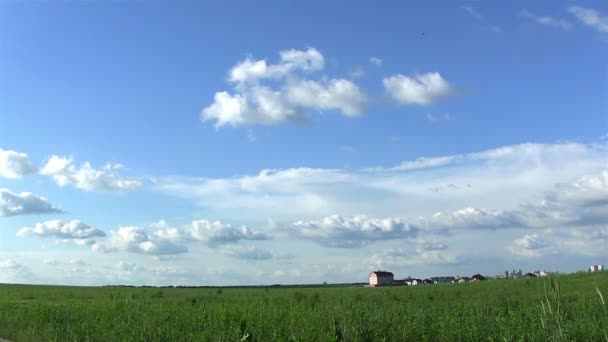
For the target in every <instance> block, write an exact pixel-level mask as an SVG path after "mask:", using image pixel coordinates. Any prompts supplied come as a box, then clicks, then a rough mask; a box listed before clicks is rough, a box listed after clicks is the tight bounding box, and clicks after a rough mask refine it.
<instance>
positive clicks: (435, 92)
mask: <svg viewBox="0 0 608 342" xmlns="http://www.w3.org/2000/svg"><path fill="white" fill-rule="evenodd" d="M382 82H383V84H384V88H385V89H386V91H387V92H388V93H389V94H390V95H391V97H392V98H393V99H394V100H395V101H397V102H399V103H402V104H417V105H429V104H431V103H433V102H435V101H437V100H439V99H442V98H445V97H447V96H449V95H451V94H452V93H453V92H454V90H453V87H452V86H451V85H450V84H449V83H448V82H447V81H446V80H445V79H444V78H443V77H441V75H440V74H439V73H438V72H429V73H425V74H420V75H416V76H414V77H409V76H406V75H402V74H396V75H393V76H390V77H387V78H385V79H384V80H383V81H382Z"/></svg>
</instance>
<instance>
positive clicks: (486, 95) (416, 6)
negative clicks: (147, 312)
mask: <svg viewBox="0 0 608 342" xmlns="http://www.w3.org/2000/svg"><path fill="white" fill-rule="evenodd" d="M606 60H608V7H606V4H605V3H604V2H599V1H597V2H594V1H586V2H571V1H568V2H557V1H556V2H532V3H527V2H508V3H506V2H505V3H500V4H498V3H479V2H473V3H466V2H463V3H454V2H449V3H448V2H444V3H441V2H437V3H433V4H425V3H402V2H387V3H385V4H383V5H382V6H378V5H371V4H364V3H356V2H355V3H353V2H352V1H349V2H332V3H330V4H328V3H325V2H321V1H318V2H316V1H311V2H301V3H290V4H289V5H287V4H281V3H278V2H257V3H253V2H245V1H242V2H230V3H225V2H222V3H220V2H209V3H194V2H190V3H187V2H182V3H178V4H168V3H158V2H154V3H152V2H150V3H142V2H116V3H61V4H50V3H33V2H32V3H28V2H21V3H2V4H1V5H0V75H2V77H0V188H2V189H3V190H2V191H3V192H1V193H0V268H5V269H6V270H7V272H2V273H0V282H2V281H4V282H13V281H19V282H36V283H66V282H67V283H74V284H104V283H109V282H122V283H127V282H128V283H136V284H140V283H155V284H163V283H169V282H176V281H177V282H183V283H191V284H210V283H213V284H245V283H246V284H254V283H255V284H261V283H276V282H285V283H297V282H314V281H330V282H331V281H361V280H362V279H365V277H366V275H367V273H368V272H369V271H370V270H373V269H375V268H379V267H382V268H388V269H391V270H394V271H395V273H396V274H397V276H400V275H402V276H406V275H410V274H411V275H420V276H426V275H437V274H439V273H441V274H455V273H460V274H467V273H471V272H477V271H479V272H485V273H488V274H496V273H500V272H501V271H502V270H503V268H513V267H517V268H519V267H523V268H530V269H533V268H552V267H558V268H560V269H563V270H564V271H573V270H577V269H582V268H584V267H586V266H587V263H590V262H592V263H596V262H604V263H605V262H608V261H607V260H606V257H607V256H608V254H606V252H604V251H605V250H606V248H605V247H608V226H607V224H608V217H606V216H605V214H602V212H603V210H602V209H608V208H605V207H602V206H605V205H606V203H605V199H606V198H608V185H607V183H608V174H607V173H606V172H607V171H606V170H607V169H608V156H607V136H606V134H608V96H606V94H607V91H608V78H607V76H608V69H607V64H606ZM108 163H110V164H108ZM24 192H28V193H31V194H32V195H31V196H29V197H28V196H26V195H24V194H23V193H24ZM606 212H608V210H607V211H606ZM243 226H246V227H247V228H243ZM30 228H31V229H30ZM480 245H483V246H480ZM481 260H483V261H481ZM244 268H245V269H248V270H252V271H251V272H243V271H242V270H243V269H244ZM58 274H60V275H61V276H58Z"/></svg>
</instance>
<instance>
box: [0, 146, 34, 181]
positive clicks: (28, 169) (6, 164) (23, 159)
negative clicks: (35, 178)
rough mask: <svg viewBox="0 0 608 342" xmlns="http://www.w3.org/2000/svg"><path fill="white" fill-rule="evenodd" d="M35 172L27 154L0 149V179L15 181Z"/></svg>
mask: <svg viewBox="0 0 608 342" xmlns="http://www.w3.org/2000/svg"><path fill="white" fill-rule="evenodd" d="M35 172H36V168H35V167H34V165H33V164H32V162H31V161H30V159H29V157H28V156H27V153H21V152H15V151H11V150H3V149H1V148H0V177H4V178H9V179H17V178H21V177H23V176H26V175H29V174H32V173H35Z"/></svg>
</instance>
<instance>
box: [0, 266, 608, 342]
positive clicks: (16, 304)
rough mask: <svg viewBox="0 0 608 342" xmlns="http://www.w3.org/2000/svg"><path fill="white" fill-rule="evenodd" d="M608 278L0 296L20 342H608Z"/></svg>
mask: <svg viewBox="0 0 608 342" xmlns="http://www.w3.org/2000/svg"><path fill="white" fill-rule="evenodd" d="M600 294H603V295H604V296H605V297H604V298H607V299H608V272H606V273H595V274H574V275H567V276H560V277H558V278H554V279H549V278H536V279H520V280H494V281H486V282H482V283H468V284H446V285H433V286H417V287H392V288H376V289H373V288H360V287H359V288H355V287H342V288H336V287H319V288H280V287H279V288H267V289H265V288H255V289H247V288H243V289H229V288H225V289H223V290H221V291H219V290H217V289H154V288H147V289H137V288H92V287H91V288H86V287H84V288H83V287H51V286H23V285H0V336H2V337H5V338H9V339H12V340H15V341H39V340H42V341H420V340H433V341H435V340H441V341H541V340H545V341H547V340H552V341H559V340H586V341H590V340H592V341H608V330H607V329H608V306H607V305H606V304H607V303H606V302H604V299H603V298H602V297H601V296H600Z"/></svg>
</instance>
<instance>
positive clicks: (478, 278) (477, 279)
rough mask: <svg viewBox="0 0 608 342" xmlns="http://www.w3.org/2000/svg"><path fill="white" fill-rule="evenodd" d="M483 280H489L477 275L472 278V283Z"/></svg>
mask: <svg viewBox="0 0 608 342" xmlns="http://www.w3.org/2000/svg"><path fill="white" fill-rule="evenodd" d="M482 280H487V278H486V277H484V276H482V275H481V274H475V275H473V276H472V277H471V282H474V281H482Z"/></svg>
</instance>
